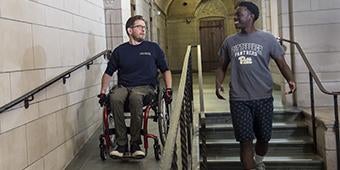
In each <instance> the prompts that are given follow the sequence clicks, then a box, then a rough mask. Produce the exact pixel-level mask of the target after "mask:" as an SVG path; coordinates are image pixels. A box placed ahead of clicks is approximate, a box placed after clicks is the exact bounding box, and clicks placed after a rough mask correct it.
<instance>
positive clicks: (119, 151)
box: [110, 145, 128, 158]
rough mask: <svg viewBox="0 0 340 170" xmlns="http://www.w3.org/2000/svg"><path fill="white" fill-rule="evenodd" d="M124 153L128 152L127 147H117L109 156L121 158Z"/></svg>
mask: <svg viewBox="0 0 340 170" xmlns="http://www.w3.org/2000/svg"><path fill="white" fill-rule="evenodd" d="M125 152H128V147H127V146H119V145H117V147H116V148H115V149H114V150H112V151H111V152H110V155H111V156H113V157H118V158H122V157H123V156H124V153H125Z"/></svg>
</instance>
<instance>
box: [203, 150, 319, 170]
mask: <svg viewBox="0 0 340 170" xmlns="http://www.w3.org/2000/svg"><path fill="white" fill-rule="evenodd" d="M207 162H208V169H209V170H221V169H228V170H242V167H241V163H240V159H239V157H238V156H211V157H208V158H207ZM264 163H265V165H266V170H322V169H323V162H322V160H321V158H320V157H319V156H317V155H314V154H305V155H296V156H293V155H292V156H267V157H265V158H264ZM201 164H202V161H201ZM201 167H202V165H201Z"/></svg>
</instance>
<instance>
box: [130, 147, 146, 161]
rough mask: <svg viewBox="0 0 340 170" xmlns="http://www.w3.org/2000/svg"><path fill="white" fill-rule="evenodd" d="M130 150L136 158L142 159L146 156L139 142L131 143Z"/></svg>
mask: <svg viewBox="0 0 340 170" xmlns="http://www.w3.org/2000/svg"><path fill="white" fill-rule="evenodd" d="M130 151H131V156H132V157H134V158H136V159H142V158H144V157H145V153H144V152H143V151H142V149H141V148H140V147H139V145H138V144H131V148H130Z"/></svg>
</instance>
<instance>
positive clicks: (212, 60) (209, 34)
mask: <svg viewBox="0 0 340 170" xmlns="http://www.w3.org/2000/svg"><path fill="white" fill-rule="evenodd" d="M199 29H200V41H201V48H202V49H201V50H202V68H203V71H205V72H209V71H214V70H216V68H217V66H218V61H217V60H218V56H217V53H218V50H219V48H220V46H221V44H222V43H223V40H224V37H225V35H224V20H223V19H221V20H209V21H200V27H199Z"/></svg>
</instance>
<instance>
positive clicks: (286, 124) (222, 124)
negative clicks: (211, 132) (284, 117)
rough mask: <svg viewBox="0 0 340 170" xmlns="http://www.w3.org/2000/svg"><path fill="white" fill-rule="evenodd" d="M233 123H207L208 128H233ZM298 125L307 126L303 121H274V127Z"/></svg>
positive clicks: (294, 126) (293, 126)
mask: <svg viewBox="0 0 340 170" xmlns="http://www.w3.org/2000/svg"><path fill="white" fill-rule="evenodd" d="M232 127H233V125H232V124H230V123H217V124H207V125H206V128H232ZM296 127H306V125H305V124H304V123H303V122H295V123H284V122H275V123H273V128H296Z"/></svg>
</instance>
